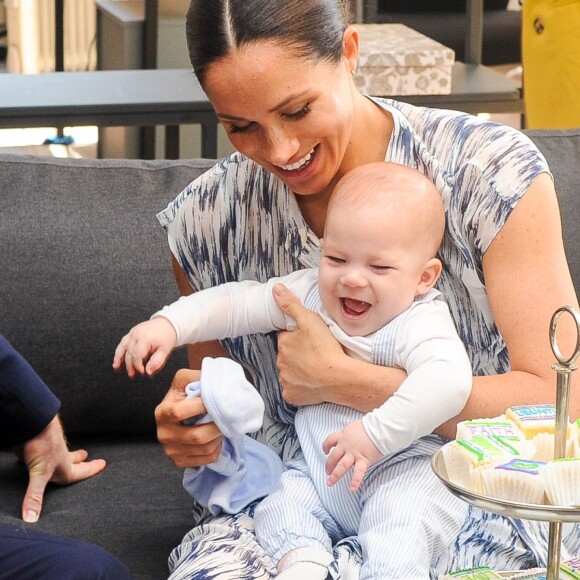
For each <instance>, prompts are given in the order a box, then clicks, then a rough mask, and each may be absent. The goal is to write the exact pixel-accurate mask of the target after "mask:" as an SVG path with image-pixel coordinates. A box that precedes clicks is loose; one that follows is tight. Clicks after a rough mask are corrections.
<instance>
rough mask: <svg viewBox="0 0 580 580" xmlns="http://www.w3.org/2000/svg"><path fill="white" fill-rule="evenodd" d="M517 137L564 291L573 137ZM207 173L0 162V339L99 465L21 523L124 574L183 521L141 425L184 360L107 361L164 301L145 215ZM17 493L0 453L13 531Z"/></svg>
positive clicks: (577, 250)
mask: <svg viewBox="0 0 580 580" xmlns="http://www.w3.org/2000/svg"><path fill="white" fill-rule="evenodd" d="M530 135H531V136H532V138H533V139H534V140H536V142H537V143H538V145H539V146H540V148H541V149H542V150H543V151H544V153H545V154H546V156H547V157H548V160H549V161H550V163H551V166H552V169H553V172H554V174H555V176H556V184H557V188H558V191H559V195H560V201H561V205H562V215H563V221H564V228H565V236H566V244H567V249H568V256H569V259H570V264H571V267H572V269H573V271H574V276H575V283H576V287H577V288H578V287H580V243H579V234H578V232H579V226H580V213H579V210H578V201H577V200H578V195H579V194H580V191H578V184H579V183H580V130H576V131H561V132H559V131H551V132H545V133H542V132H533V133H530ZM210 164H211V162H209V161H207V160H190V161H137V160H130V161H129V160H89V159H55V158H48V157H26V156H15V155H13V156H0V249H1V251H0V273H1V274H0V276H1V283H0V303H1V304H2V307H1V309H0V332H1V333H2V334H4V335H5V336H6V337H7V338H8V339H9V340H10V341H11V342H12V343H13V344H14V345H15V346H16V347H17V348H18V349H19V350H20V351H21V352H22V353H23V354H24V355H25V356H26V357H27V358H28V360H29V361H30V362H31V363H32V365H33V366H34V367H35V368H36V369H37V371H38V372H39V374H40V375H41V376H42V377H43V378H44V379H45V381H46V382H47V383H48V385H49V386H50V387H51V388H52V389H53V390H54V391H55V392H56V393H57V394H58V396H59V397H60V398H61V400H62V404H63V407H62V418H63V421H64V424H65V427H66V429H67V432H68V435H69V439H70V442H71V445H72V446H73V447H79V446H84V447H86V448H87V449H88V450H89V451H90V453H91V455H92V456H93V457H103V458H105V459H106V460H107V461H108V468H107V469H106V470H105V472H104V473H102V474H100V475H99V476H97V477H95V478H93V479H91V480H88V481H85V482H82V483H79V484H76V485H73V486H69V487H66V488H56V487H51V488H49V490H48V493H47V495H46V499H45V505H44V511H43V515H42V518H41V520H40V522H39V523H38V524H36V525H35V526H36V527H37V528H38V529H41V530H45V531H49V532H53V533H57V534H63V535H68V536H75V537H78V538H81V539H84V540H89V541H92V542H95V543H97V544H99V545H101V546H103V547H104V548H106V549H108V550H109V551H111V552H112V553H113V554H115V555H116V556H118V557H119V558H120V559H121V560H122V561H123V562H125V563H126V564H127V565H128V566H129V568H130V569H131V570H132V571H133V573H134V575H135V577H136V578H142V579H145V578H151V579H162V578H165V577H166V576H167V556H168V554H169V552H170V550H171V548H172V547H173V546H175V545H176V544H178V543H179V541H180V539H181V537H182V536H183V534H184V533H185V532H186V531H187V530H188V529H189V528H191V527H192V525H193V523H194V522H193V517H192V514H191V506H192V501H191V500H190V498H189V497H188V496H187V494H186V493H185V491H184V490H183V489H182V486H181V473H180V470H178V469H176V468H175V467H173V465H172V464H171V462H170V461H169V460H168V459H167V458H166V457H165V456H164V454H163V452H162V450H161V446H160V445H159V444H158V443H157V442H156V439H155V424H154V418H153V411H154V408H155V406H156V404H157V403H158V402H159V401H160V400H161V398H162V397H163V396H164V394H165V392H166V390H167V388H168V385H169V383H170V379H171V377H172V376H173V373H174V371H175V370H176V369H177V368H178V367H180V366H186V359H185V353H184V351H180V352H177V353H176V355H174V356H173V358H172V359H171V362H170V364H169V366H168V367H167V368H166V369H165V371H164V372H163V373H162V374H161V375H159V376H158V377H156V378H154V379H143V378H139V379H135V380H133V381H131V380H129V379H127V377H126V376H125V375H124V374H122V373H120V374H116V373H115V372H113V371H112V369H111V360H112V355H113V350H114V347H115V346H116V344H117V342H118V340H119V338H120V337H121V335H122V334H123V333H124V332H125V331H126V330H127V329H128V328H129V327H131V326H132V325H133V324H134V323H136V322H138V321H141V320H143V319H144V318H146V317H148V316H149V315H150V314H151V313H152V312H153V311H154V310H155V309H157V308H158V307H159V306H160V305H162V304H164V303H166V302H168V301H171V300H172V299H174V298H175V297H176V296H177V289H176V286H175V283H174V280H173V277H172V272H171V268H170V260H169V251H168V249H167V243H166V240H165V235H164V232H163V230H162V228H161V227H160V226H158V224H157V221H156V219H155V213H156V212H157V211H158V210H160V209H162V208H163V207H165V205H166V203H167V202H168V201H169V200H171V199H172V198H173V197H174V196H175V195H176V194H177V193H178V192H179V191H180V190H181V189H182V188H183V187H184V186H185V185H186V184H187V183H188V182H189V181H190V180H191V179H193V178H194V177H195V176H196V175H198V174H199V173H200V172H202V171H204V170H205V169H206V168H207V167H209V166H210ZM546 335H547V329H546ZM25 484H26V473H25V471H24V470H23V469H22V466H20V465H19V464H18V463H17V461H16V459H15V457H14V456H13V455H12V454H10V453H2V454H0V521H2V522H11V523H14V524H17V525H23V524H21V522H20V520H19V508H20V501H21V498H22V494H23V492H24V489H25ZM87 565H89V564H87Z"/></svg>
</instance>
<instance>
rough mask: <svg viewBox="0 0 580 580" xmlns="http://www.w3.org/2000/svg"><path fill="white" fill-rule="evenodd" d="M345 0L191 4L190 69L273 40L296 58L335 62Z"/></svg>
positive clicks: (200, 74) (202, 0) (199, 70)
mask: <svg viewBox="0 0 580 580" xmlns="http://www.w3.org/2000/svg"><path fill="white" fill-rule="evenodd" d="M349 4H350V3H349V0H192V2H191V4H190V6H189V11H188V13H187V20H186V37H187V46H188V49H189V58H190V60H191V64H192V66H193V70H194V72H195V74H196V76H197V78H198V79H199V82H200V83H201V84H202V85H203V83H204V76H205V70H206V68H207V66H208V65H210V64H211V63H212V62H214V61H216V60H218V59H219V58H222V57H223V56H226V55H227V54H228V53H229V52H230V50H231V49H234V48H239V47H241V46H243V45H247V44H251V43H253V42H256V41H260V40H275V41H276V42H280V43H281V44H284V45H286V46H288V48H291V49H293V50H294V51H295V54H297V55H299V56H304V57H306V58H309V59H314V60H328V61H331V62H338V61H339V60H340V58H341V55H342V35H343V32H344V30H345V28H346V26H347V25H348V23H349V9H348V6H349Z"/></svg>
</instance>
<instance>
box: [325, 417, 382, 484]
mask: <svg viewBox="0 0 580 580" xmlns="http://www.w3.org/2000/svg"><path fill="white" fill-rule="evenodd" d="M322 449H323V450H324V453H326V454H327V455H328V457H327V459H326V473H327V474H328V480H327V484H328V485H329V486H330V487H332V486H333V485H334V484H335V483H336V482H337V481H338V480H339V479H340V478H341V477H342V476H343V475H344V474H345V473H346V472H347V471H348V470H349V469H350V468H351V467H353V466H354V470H353V474H352V479H351V481H350V490H351V491H356V490H357V489H358V488H359V486H360V484H361V483H362V480H363V477H364V475H365V473H366V471H367V469H368V468H369V467H370V466H371V465H373V464H375V463H376V462H377V461H379V459H382V458H383V454H382V453H381V452H380V451H379V450H378V449H377V448H376V446H375V444H374V443H373V442H372V441H371V439H370V437H369V436H368V435H367V432H366V430H365V428H364V426H363V422H362V421H361V420H360V419H359V420H358V421H353V422H352V423H349V424H348V425H347V426H346V427H345V428H344V429H343V430H342V431H336V432H335V433H331V434H330V435H329V436H328V437H327V438H326V439H325V441H324V443H323V446H322Z"/></svg>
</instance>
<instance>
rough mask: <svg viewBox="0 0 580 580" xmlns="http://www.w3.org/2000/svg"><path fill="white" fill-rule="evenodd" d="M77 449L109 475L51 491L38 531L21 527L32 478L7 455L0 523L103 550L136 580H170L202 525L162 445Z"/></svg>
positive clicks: (102, 442) (111, 443) (101, 443)
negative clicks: (175, 553) (180, 552)
mask: <svg viewBox="0 0 580 580" xmlns="http://www.w3.org/2000/svg"><path fill="white" fill-rule="evenodd" d="M72 444H73V446H74V447H75V448H84V449H87V450H88V451H89V452H90V456H91V457H93V458H97V457H100V458H103V459H105V460H106V461H107V468H106V469H105V471H103V472H102V473H100V474H99V475H97V476H95V477H93V478H91V479H87V480H86V481H83V482H82V483H78V484H76V485H69V486H66V487H56V486H51V485H49V486H48V488H47V491H46V494H45V498H44V505H43V510H42V515H41V518H40V520H39V521H38V523H36V524H25V523H23V522H22V520H21V519H20V505H21V503H22V498H23V496H24V492H25V490H26V484H27V479H28V477H27V473H26V470H25V469H24V467H23V466H22V465H19V464H18V463H17V461H16V457H15V456H14V455H11V454H9V453H0V481H1V482H2V484H1V485H0V523H4V524H13V525H15V526H18V527H21V528H24V529H28V528H30V529H34V530H40V531H44V532H48V533H52V534H57V535H62V536H68V537H73V538H77V539H80V540H85V541H88V542H92V543H96V544H98V545H99V546H101V547H103V548H105V549H106V550H108V551H109V552H111V553H112V554H114V555H115V556H117V557H118V558H119V559H120V560H121V561H122V562H123V563H124V564H125V565H126V566H127V567H128V568H129V570H131V572H132V574H133V576H134V578H135V580H160V579H162V578H167V576H168V564H167V558H168V557H169V553H170V552H171V550H172V549H173V548H174V547H175V546H177V545H179V543H180V542H181V539H182V538H183V536H184V535H185V534H186V533H187V532H188V531H189V530H190V529H191V528H192V527H193V526H194V524H195V519H194V515H193V513H192V508H193V500H192V498H191V497H190V496H189V495H188V494H187V492H186V491H185V490H184V489H183V486H182V484H181V478H182V474H183V472H182V470H180V469H176V468H175V467H174V466H173V465H172V463H171V462H170V461H169V459H168V458H167V457H166V456H165V455H164V454H163V450H162V448H161V445H159V443H157V442H156V441H150V442H146V441H143V440H142V438H139V439H133V438H130V437H127V438H125V439H124V440H122V441H121V440H120V439H117V440H110V439H100V438H97V437H91V438H90V440H86V441H84V440H82V439H81V440H76V439H75V440H74V441H72ZM0 577H2V570H1V566H0ZM55 580H57V579H55Z"/></svg>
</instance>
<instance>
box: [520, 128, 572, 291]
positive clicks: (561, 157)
mask: <svg viewBox="0 0 580 580" xmlns="http://www.w3.org/2000/svg"><path fill="white" fill-rule="evenodd" d="M525 133H526V134H527V135H528V136H529V137H530V138H531V139H532V140H533V141H534V143H536V145H537V146H538V147H539V149H540V151H541V152H542V153H543V154H544V155H545V157H546V159H547V160H548V164H549V165H550V169H551V171H552V174H553V176H554V184H555V186H556V191H557V193H558V202H559V204H560V214H561V216H562V229H563V233H564V245H565V247H566V256H567V258H568V264H569V266H570V270H571V272H572V279H573V280H574V286H575V288H576V293H578V290H579V289H580V211H579V209H580V186H579V184H580V129H569V130H565V129H560V130H557V129H556V130H549V131H548V130H545V131H540V130H535V131H531V130H530V131H525Z"/></svg>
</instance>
